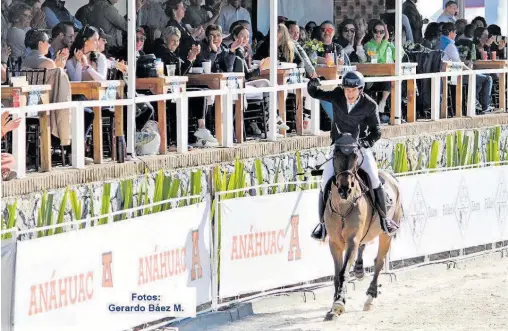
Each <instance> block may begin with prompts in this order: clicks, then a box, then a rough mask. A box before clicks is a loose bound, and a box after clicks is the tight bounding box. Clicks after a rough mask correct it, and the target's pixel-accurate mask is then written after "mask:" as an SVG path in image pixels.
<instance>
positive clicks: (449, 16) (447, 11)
mask: <svg viewBox="0 0 508 331" xmlns="http://www.w3.org/2000/svg"><path fill="white" fill-rule="evenodd" d="M458 11H459V6H458V5H457V2H455V1H448V2H447V3H445V8H444V11H443V13H442V14H441V15H440V16H439V17H438V18H437V22H438V23H447V22H451V23H455V21H456V20H457V19H456V17H455V16H456V15H457V13H458Z"/></svg>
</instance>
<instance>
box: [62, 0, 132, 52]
mask: <svg viewBox="0 0 508 331" xmlns="http://www.w3.org/2000/svg"><path fill="white" fill-rule="evenodd" d="M118 1H119V0H98V1H97V2H96V3H95V5H94V6H93V9H92V16H91V17H92V25H93V26H94V27H96V28H97V29H99V28H101V29H102V30H104V32H105V33H106V34H107V35H108V36H110V37H109V40H108V44H109V45H110V46H113V47H115V46H121V45H122V32H125V33H127V19H125V17H122V15H120V14H119V13H118V10H117V9H116V8H115V6H114V5H115V4H116V3H117V2H118ZM72 55H73V54H72Z"/></svg>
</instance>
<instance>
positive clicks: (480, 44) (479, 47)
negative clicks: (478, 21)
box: [474, 27, 494, 60]
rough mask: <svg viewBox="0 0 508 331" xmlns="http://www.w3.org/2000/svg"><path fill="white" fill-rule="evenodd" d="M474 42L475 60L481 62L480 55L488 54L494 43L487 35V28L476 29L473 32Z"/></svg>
mask: <svg viewBox="0 0 508 331" xmlns="http://www.w3.org/2000/svg"><path fill="white" fill-rule="evenodd" d="M474 42H475V44H476V58H477V59H479V60H483V56H482V53H483V52H487V54H490V47H491V45H492V43H493V42H494V38H493V37H492V36H490V35H489V30H487V28H481V27H479V28H476V29H475V30H474Z"/></svg>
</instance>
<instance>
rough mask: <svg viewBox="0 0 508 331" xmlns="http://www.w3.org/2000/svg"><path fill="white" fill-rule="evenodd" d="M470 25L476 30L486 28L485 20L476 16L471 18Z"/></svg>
mask: <svg viewBox="0 0 508 331" xmlns="http://www.w3.org/2000/svg"><path fill="white" fill-rule="evenodd" d="M471 24H473V25H474V26H475V27H477V28H486V27H487V26H488V24H487V21H486V20H485V18H483V17H481V16H476V17H475V18H473V20H472V21H471Z"/></svg>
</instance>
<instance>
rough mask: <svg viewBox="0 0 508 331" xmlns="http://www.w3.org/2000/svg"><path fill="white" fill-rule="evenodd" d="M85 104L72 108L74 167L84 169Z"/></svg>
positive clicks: (78, 104) (80, 103)
mask: <svg viewBox="0 0 508 331" xmlns="http://www.w3.org/2000/svg"><path fill="white" fill-rule="evenodd" d="M84 111H85V110H84V109H83V103H82V102H79V103H77V104H76V106H75V107H72V108H71V112H72V160H71V162H72V167H73V168H77V169H83V168H84V167H85V130H84V126H83V123H84V121H85V114H84Z"/></svg>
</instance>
